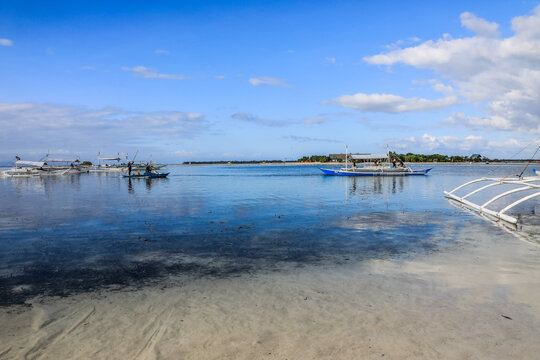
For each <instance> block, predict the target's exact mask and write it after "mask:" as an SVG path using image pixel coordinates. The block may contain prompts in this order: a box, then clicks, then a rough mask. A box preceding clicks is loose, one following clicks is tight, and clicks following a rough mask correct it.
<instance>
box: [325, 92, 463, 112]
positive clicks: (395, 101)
mask: <svg viewBox="0 0 540 360" xmlns="http://www.w3.org/2000/svg"><path fill="white" fill-rule="evenodd" d="M457 102H458V98H457V96H454V95H449V96H446V97H444V98H440V99H436V100H428V99H423V98H417V97H414V98H404V97H401V96H398V95H392V94H362V93H359V94H355V95H343V96H340V97H338V98H336V99H333V100H330V101H325V102H323V104H334V105H340V106H343V107H347V108H352V109H357V110H362V111H369V112H385V113H403V112H411V111H427V110H435V109H441V108H444V107H446V106H449V105H454V104H457Z"/></svg>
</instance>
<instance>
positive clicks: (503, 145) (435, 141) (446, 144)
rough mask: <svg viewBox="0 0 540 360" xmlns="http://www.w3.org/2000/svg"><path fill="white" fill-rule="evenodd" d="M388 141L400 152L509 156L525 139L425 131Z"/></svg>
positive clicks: (519, 148)
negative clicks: (414, 135)
mask: <svg viewBox="0 0 540 360" xmlns="http://www.w3.org/2000/svg"><path fill="white" fill-rule="evenodd" d="M388 143H389V144H390V147H391V148H392V149H398V150H399V151H402V152H407V151H412V152H422V153H439V154H447V155H458V154H462V155H470V154H472V153H479V154H482V155H485V156H490V157H493V156H497V157H498V156H502V157H504V156H506V157H511V156H513V155H514V154H515V153H516V150H521V149H523V144H524V143H526V141H523V140H520V139H516V138H510V139H507V140H504V141H497V140H492V139H490V138H485V137H483V136H478V135H473V134H471V135H467V136H464V137H459V136H449V135H432V134H427V133H425V134H423V135H422V136H418V137H408V138H400V139H389V140H388ZM413 149H414V150H413Z"/></svg>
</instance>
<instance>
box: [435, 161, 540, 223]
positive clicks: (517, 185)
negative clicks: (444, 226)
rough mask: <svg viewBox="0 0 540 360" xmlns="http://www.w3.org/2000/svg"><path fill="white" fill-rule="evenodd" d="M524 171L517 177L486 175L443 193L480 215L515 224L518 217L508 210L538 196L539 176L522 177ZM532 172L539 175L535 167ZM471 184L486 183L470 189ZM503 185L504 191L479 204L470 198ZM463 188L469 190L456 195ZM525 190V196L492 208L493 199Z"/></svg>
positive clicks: (539, 189)
mask: <svg viewBox="0 0 540 360" xmlns="http://www.w3.org/2000/svg"><path fill="white" fill-rule="evenodd" d="M524 171H525V169H523V171H521V173H520V174H518V175H517V178H508V176H507V177H505V178H502V179H499V178H488V177H483V178H479V179H475V180H472V181H469V182H466V183H465V184H462V185H460V186H458V187H457V188H455V189H454V190H452V191H445V192H444V195H445V197H446V198H448V199H450V200H453V201H455V202H457V203H458V204H460V205H463V206H465V207H466V208H469V209H472V210H474V211H477V212H478V213H480V214H481V215H484V214H485V215H489V216H492V217H494V218H496V219H498V220H504V221H506V222H509V223H511V224H514V225H516V224H517V223H518V219H517V218H516V217H515V216H511V215H508V214H507V212H508V210H510V209H512V208H514V207H515V206H517V205H519V204H521V203H523V202H525V201H528V200H530V199H533V198H535V197H538V196H540V176H528V177H523V176H522V175H523V172H524ZM533 172H534V173H535V174H536V175H539V174H538V172H537V171H536V170H535V169H533ZM473 184H486V185H483V186H480V187H475V186H473V188H472V191H471V185H473ZM503 185H507V186H506V187H505V190H506V191H503V192H502V193H500V194H498V195H496V196H494V197H492V198H490V199H489V200H487V201H484V202H483V203H481V204H480V203H476V202H475V201H474V200H471V199H470V198H471V197H472V196H473V195H475V194H478V193H480V192H482V191H484V190H486V189H489V188H497V187H499V186H503ZM508 185H510V186H508ZM463 188H469V191H468V192H467V193H466V194H465V195H461V196H459V195H457V194H456V192H457V191H458V190H461V189H463ZM527 191H528V193H527V194H526V195H525V196H522V197H520V198H518V199H517V200H514V201H513V202H511V203H510V204H508V205H506V206H504V207H502V208H501V207H500V206H499V207H498V209H494V208H493V203H494V202H495V201H497V200H499V199H501V198H505V197H508V196H509V195H512V194H517V193H522V194H523V193H524V192H527ZM488 206H490V208H488Z"/></svg>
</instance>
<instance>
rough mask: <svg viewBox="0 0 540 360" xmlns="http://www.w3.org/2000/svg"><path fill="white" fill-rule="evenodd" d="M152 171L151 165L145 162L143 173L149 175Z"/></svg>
mask: <svg viewBox="0 0 540 360" xmlns="http://www.w3.org/2000/svg"><path fill="white" fill-rule="evenodd" d="M151 172H152V166H150V164H146V169H145V174H147V175H149V174H150V173H151Z"/></svg>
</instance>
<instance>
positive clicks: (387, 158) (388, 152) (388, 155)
mask: <svg viewBox="0 0 540 360" xmlns="http://www.w3.org/2000/svg"><path fill="white" fill-rule="evenodd" d="M386 161H388V163H389V164H390V162H391V161H390V147H389V146H388V144H386Z"/></svg>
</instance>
